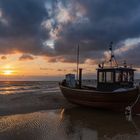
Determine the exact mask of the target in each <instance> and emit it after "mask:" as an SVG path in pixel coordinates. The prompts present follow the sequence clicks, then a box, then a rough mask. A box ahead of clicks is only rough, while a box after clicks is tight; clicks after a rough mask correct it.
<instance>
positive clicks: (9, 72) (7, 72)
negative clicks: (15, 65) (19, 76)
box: [3, 70, 13, 75]
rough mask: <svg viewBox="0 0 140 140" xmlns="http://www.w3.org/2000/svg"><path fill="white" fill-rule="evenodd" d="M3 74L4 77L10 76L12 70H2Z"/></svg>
mask: <svg viewBox="0 0 140 140" xmlns="http://www.w3.org/2000/svg"><path fill="white" fill-rule="evenodd" d="M3 74H4V75H12V74H13V71H12V70H4V71H3Z"/></svg>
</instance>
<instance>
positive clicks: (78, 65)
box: [77, 44, 79, 81]
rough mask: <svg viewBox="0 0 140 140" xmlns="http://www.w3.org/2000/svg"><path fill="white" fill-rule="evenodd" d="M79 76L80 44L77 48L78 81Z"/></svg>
mask: <svg viewBox="0 0 140 140" xmlns="http://www.w3.org/2000/svg"><path fill="white" fill-rule="evenodd" d="M78 75H79V44H78V46H77V81H78V79H79V78H78Z"/></svg>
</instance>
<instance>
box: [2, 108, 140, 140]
mask: <svg viewBox="0 0 140 140" xmlns="http://www.w3.org/2000/svg"><path fill="white" fill-rule="evenodd" d="M134 122H135V124H136V126H137V127H136V126H135V125H134ZM139 128H140V120H139V116H136V117H134V118H133V122H130V121H127V120H126V119H125V116H124V115H118V114H113V113H110V112H104V111H97V110H93V109H87V108H72V109H60V110H51V111H42V112H35V113H30V114H21V115H11V116H3V117H1V118H0V139H1V140H47V139H48V140H138V139H139V138H140V130H139Z"/></svg>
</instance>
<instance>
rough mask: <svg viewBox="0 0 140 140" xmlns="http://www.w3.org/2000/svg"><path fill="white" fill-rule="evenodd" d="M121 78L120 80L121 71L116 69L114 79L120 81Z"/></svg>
mask: <svg viewBox="0 0 140 140" xmlns="http://www.w3.org/2000/svg"><path fill="white" fill-rule="evenodd" d="M121 80H122V74H121V72H120V71H116V73H115V81H116V82H121Z"/></svg>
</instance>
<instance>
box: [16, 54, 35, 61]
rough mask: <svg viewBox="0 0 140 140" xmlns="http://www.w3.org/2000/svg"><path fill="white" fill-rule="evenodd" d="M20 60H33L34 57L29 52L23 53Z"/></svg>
mask: <svg viewBox="0 0 140 140" xmlns="http://www.w3.org/2000/svg"><path fill="white" fill-rule="evenodd" d="M19 60H20V61H25V60H34V57H33V56H31V55H30V54H23V55H22V56H21V57H20V58H19Z"/></svg>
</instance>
